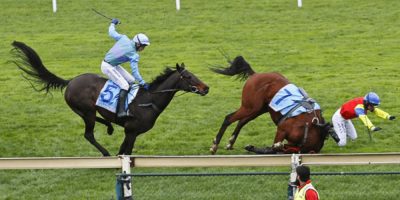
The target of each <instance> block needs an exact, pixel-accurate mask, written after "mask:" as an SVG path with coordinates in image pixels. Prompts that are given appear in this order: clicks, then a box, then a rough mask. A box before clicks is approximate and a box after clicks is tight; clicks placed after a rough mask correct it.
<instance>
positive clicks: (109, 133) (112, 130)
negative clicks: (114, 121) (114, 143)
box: [96, 116, 114, 135]
mask: <svg viewBox="0 0 400 200" xmlns="http://www.w3.org/2000/svg"><path fill="white" fill-rule="evenodd" d="M96 121H97V122H99V123H102V124H104V125H106V126H107V133H108V135H112V134H113V132H114V128H113V126H112V125H111V123H110V122H108V121H106V120H104V119H103V118H101V117H97V116H96Z"/></svg>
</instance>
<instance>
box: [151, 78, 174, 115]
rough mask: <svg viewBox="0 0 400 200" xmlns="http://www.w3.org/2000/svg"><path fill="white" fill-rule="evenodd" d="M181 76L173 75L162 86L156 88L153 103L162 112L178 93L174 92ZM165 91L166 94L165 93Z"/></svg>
mask: <svg viewBox="0 0 400 200" xmlns="http://www.w3.org/2000/svg"><path fill="white" fill-rule="evenodd" d="M178 79H179V75H177V74H176V73H174V74H171V76H170V77H168V78H167V79H166V80H165V81H164V82H162V83H161V84H160V85H158V86H156V87H155V89H154V92H155V93H154V94H152V96H153V103H154V104H155V105H157V107H158V108H159V109H160V110H161V111H162V110H164V109H165V108H166V107H167V106H168V104H169V103H170V102H171V100H172V99H173V98H174V95H175V93H176V92H177V91H173V90H174V89H177V88H176V87H177V83H178ZM169 90H172V91H169ZM163 91H164V92H163Z"/></svg>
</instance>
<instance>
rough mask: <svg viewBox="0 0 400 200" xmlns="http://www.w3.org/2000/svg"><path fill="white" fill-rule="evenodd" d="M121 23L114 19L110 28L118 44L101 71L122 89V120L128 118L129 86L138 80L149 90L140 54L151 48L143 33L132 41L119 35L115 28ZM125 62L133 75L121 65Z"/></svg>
mask: <svg viewBox="0 0 400 200" xmlns="http://www.w3.org/2000/svg"><path fill="white" fill-rule="evenodd" d="M119 23H120V22H119V20H118V19H113V20H112V21H111V24H110V26H109V28H108V34H109V35H110V37H112V38H113V39H115V40H116V41H117V42H116V43H115V44H114V46H113V47H112V48H111V49H110V50H109V51H108V52H107V54H106V56H105V58H104V60H103V62H102V63H101V71H102V72H103V73H104V74H105V75H106V76H107V77H108V78H109V79H111V80H112V81H113V82H115V83H116V84H117V85H118V86H119V87H120V88H121V91H120V93H119V100H118V106H117V117H118V118H122V117H126V116H127V112H126V110H125V108H124V102H125V100H126V96H127V93H128V90H129V85H130V84H133V83H134V82H135V80H136V81H137V82H139V85H141V86H142V87H143V88H144V89H145V90H148V89H149V85H148V84H147V83H146V82H145V81H144V80H143V78H142V76H141V75H140V73H139V68H138V63H139V54H138V53H139V52H140V51H143V50H144V48H145V47H146V46H149V45H150V41H149V38H148V37H147V36H146V35H144V34H143V33H139V34H137V35H135V37H133V39H132V40H130V39H129V38H128V37H127V36H126V35H122V34H119V33H118V32H117V31H116V30H115V26H116V25H117V24H119ZM125 62H130V65H131V69H132V75H131V74H129V73H128V72H127V71H126V70H125V69H124V68H123V67H122V66H121V64H122V63H125Z"/></svg>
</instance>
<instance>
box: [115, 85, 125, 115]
mask: <svg viewBox="0 0 400 200" xmlns="http://www.w3.org/2000/svg"><path fill="white" fill-rule="evenodd" d="M127 96H128V91H127V90H123V89H121V91H120V92H119V99H118V105H117V111H118V113H117V117H118V118H123V117H127V116H128V113H126V110H125V101H126V97H127Z"/></svg>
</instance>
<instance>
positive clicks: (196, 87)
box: [176, 63, 209, 96]
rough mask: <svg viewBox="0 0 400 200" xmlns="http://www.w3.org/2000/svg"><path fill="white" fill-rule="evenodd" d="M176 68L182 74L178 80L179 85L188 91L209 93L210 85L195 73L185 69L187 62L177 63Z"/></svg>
mask: <svg viewBox="0 0 400 200" xmlns="http://www.w3.org/2000/svg"><path fill="white" fill-rule="evenodd" d="M176 70H177V71H178V72H179V74H180V79H179V81H178V84H177V87H178V89H181V90H183V91H186V92H193V93H196V94H200V95H202V96H204V95H206V94H207V93H208V89H209V87H208V86H207V85H206V84H204V83H203V82H202V81H201V80H200V79H199V78H197V77H196V76H195V75H194V74H193V73H191V72H189V71H188V70H187V69H185V64H184V63H182V64H181V65H179V64H178V63H176Z"/></svg>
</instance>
